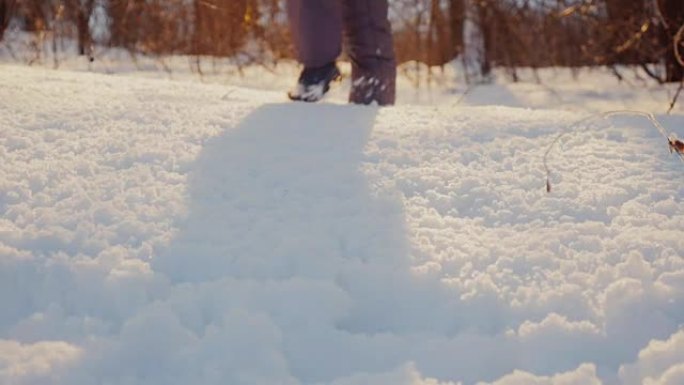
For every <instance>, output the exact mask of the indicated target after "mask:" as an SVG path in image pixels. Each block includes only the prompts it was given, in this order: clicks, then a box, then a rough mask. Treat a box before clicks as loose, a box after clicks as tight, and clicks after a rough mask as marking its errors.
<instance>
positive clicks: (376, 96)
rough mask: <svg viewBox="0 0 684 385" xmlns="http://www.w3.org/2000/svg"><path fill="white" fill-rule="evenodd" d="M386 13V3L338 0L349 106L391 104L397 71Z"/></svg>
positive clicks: (385, 0) (383, 1)
mask: <svg viewBox="0 0 684 385" xmlns="http://www.w3.org/2000/svg"><path fill="white" fill-rule="evenodd" d="M387 9H388V5H387V0H342V10H343V19H344V30H345V37H346V39H347V44H348V47H347V50H348V54H349V57H350V59H351V61H352V89H351V91H350V94H349V101H350V102H352V103H359V104H370V103H372V102H374V101H375V102H377V103H378V104H380V105H391V104H394V98H395V92H396V91H395V82H396V74H397V69H396V60H395V58H394V46H393V39H392V28H391V26H390V23H389V20H388V19H387Z"/></svg>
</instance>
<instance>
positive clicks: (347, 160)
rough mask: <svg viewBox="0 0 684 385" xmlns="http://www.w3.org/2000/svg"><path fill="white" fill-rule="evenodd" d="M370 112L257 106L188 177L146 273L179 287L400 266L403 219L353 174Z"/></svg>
mask: <svg viewBox="0 0 684 385" xmlns="http://www.w3.org/2000/svg"><path fill="white" fill-rule="evenodd" d="M377 111H378V109H377V108H372V107H361V106H337V105H317V106H309V105H301V104H291V103H290V104H271V105H265V106H262V107H260V108H258V109H257V110H255V111H254V112H253V113H251V114H250V115H249V116H248V117H247V118H245V119H244V120H243V122H242V123H241V124H240V125H239V126H238V127H236V128H234V129H230V130H227V131H225V132H224V133H223V134H221V135H219V136H218V137H215V138H213V139H211V140H210V142H209V143H207V144H206V145H205V147H204V149H203V152H202V153H201V155H200V156H199V158H198V160H197V161H196V164H195V166H194V168H193V169H192V170H191V171H190V175H189V177H188V186H189V191H188V200H189V202H188V206H189V214H188V216H187V217H186V218H185V219H184V220H183V222H182V223H180V224H179V227H180V232H179V234H178V235H177V236H176V238H175V240H174V241H173V242H172V244H171V246H170V247H169V248H168V250H166V251H165V252H163V253H162V255H161V256H160V257H159V258H158V259H157V260H156V261H155V265H154V266H155V270H157V271H161V272H164V273H165V274H166V275H167V276H169V277H170V278H171V280H172V281H173V282H174V283H179V282H204V281H210V280H215V279H219V278H226V277H231V278H246V279H286V278H292V277H307V278H321V279H326V278H335V275H336V274H338V273H339V268H340V265H341V264H348V263H349V262H350V261H356V262H359V263H379V262H381V263H383V264H387V263H389V264H405V263H406V262H407V251H406V236H405V230H404V224H403V221H404V219H403V211H402V210H401V207H400V206H399V204H398V202H395V201H390V200H388V199H383V197H374V196H371V192H370V190H369V187H368V184H367V181H366V178H365V176H364V175H363V173H362V172H361V170H360V167H361V166H362V162H363V158H364V155H363V149H364V145H365V144H366V142H367V140H368V137H369V135H370V133H371V130H372V128H373V123H374V121H375V116H376V114H377ZM323 119H324V120H323Z"/></svg>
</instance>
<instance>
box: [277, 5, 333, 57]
mask: <svg viewBox="0 0 684 385" xmlns="http://www.w3.org/2000/svg"><path fill="white" fill-rule="evenodd" d="M287 16H288V19H289V23H290V31H291V34H292V40H293V43H294V46H295V50H296V51H297V59H298V60H299V62H300V63H302V64H303V65H304V66H305V67H320V66H323V65H325V64H328V63H330V62H332V61H335V59H337V57H338V56H339V55H340V52H341V51H342V10H341V8H340V0H287Z"/></svg>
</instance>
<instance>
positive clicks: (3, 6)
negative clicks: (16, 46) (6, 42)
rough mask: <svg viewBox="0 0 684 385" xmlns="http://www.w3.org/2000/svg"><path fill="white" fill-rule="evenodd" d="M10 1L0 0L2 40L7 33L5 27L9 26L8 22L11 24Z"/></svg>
mask: <svg viewBox="0 0 684 385" xmlns="http://www.w3.org/2000/svg"><path fill="white" fill-rule="evenodd" d="M9 1H10V0H0V41H2V37H3V36H4V34H5V28H7V24H9V18H10V16H9V15H10V12H9V8H10V4H9Z"/></svg>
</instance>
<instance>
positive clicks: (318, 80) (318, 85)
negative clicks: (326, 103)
mask: <svg viewBox="0 0 684 385" xmlns="http://www.w3.org/2000/svg"><path fill="white" fill-rule="evenodd" d="M339 77H340V70H339V69H338V68H337V65H336V64H335V62H332V63H328V64H326V65H324V66H322V67H315V68H310V67H309V68H307V67H305V68H304V70H303V71H302V73H301V74H300V75H299V80H298V81H297V88H296V89H295V90H294V91H291V92H290V93H288V96H289V97H290V99H292V100H297V101H303V102H317V101H319V100H321V99H322V98H323V95H325V93H326V92H328V90H329V89H330V83H331V82H332V81H333V80H337V79H339Z"/></svg>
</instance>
